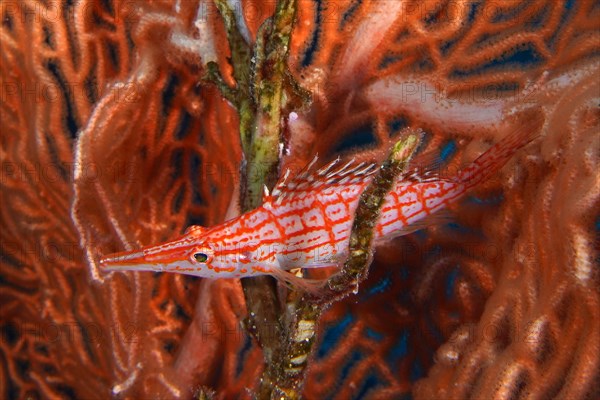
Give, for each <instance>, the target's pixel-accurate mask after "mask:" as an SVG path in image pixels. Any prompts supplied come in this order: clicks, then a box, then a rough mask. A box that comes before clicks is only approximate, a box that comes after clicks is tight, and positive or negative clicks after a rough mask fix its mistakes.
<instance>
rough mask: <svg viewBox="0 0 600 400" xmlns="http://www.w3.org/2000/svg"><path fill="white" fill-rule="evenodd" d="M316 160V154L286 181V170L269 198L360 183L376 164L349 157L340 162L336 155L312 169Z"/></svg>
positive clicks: (374, 168) (288, 173)
mask: <svg viewBox="0 0 600 400" xmlns="http://www.w3.org/2000/svg"><path fill="white" fill-rule="evenodd" d="M316 162H317V156H315V158H313V160H312V161H311V162H310V163H309V164H308V165H307V166H306V167H304V168H303V169H302V170H301V171H300V172H299V173H298V175H297V176H295V177H294V178H292V179H291V180H289V181H288V177H289V175H290V171H289V170H287V171H286V172H285V174H284V175H283V177H282V178H281V179H280V180H279V182H278V183H277V185H275V188H274V189H273V191H272V192H271V195H270V199H271V200H274V201H278V202H280V201H282V200H283V199H284V198H286V197H288V196H290V195H294V194H298V193H301V192H306V191H308V190H315V189H319V188H321V187H328V186H332V185H339V184H356V183H362V182H364V181H365V180H367V179H368V178H369V177H370V176H371V175H373V174H374V173H375V172H376V171H377V169H378V164H377V163H373V162H364V161H363V162H356V160H355V159H351V160H349V161H347V162H342V161H341V159H340V158H339V157H338V158H336V159H335V160H333V161H332V162H330V163H329V164H327V165H325V166H324V167H322V168H320V169H318V170H313V168H312V167H313V166H314V165H315V163H316Z"/></svg>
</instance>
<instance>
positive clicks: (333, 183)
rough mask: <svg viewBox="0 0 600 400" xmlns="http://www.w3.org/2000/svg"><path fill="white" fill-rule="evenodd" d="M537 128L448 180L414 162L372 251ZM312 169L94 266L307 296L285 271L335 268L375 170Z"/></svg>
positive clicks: (429, 213)
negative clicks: (265, 278)
mask: <svg viewBox="0 0 600 400" xmlns="http://www.w3.org/2000/svg"><path fill="white" fill-rule="evenodd" d="M540 122H541V121H540V117H537V118H535V117H534V118H529V119H528V120H525V121H522V122H521V123H519V124H518V126H517V128H516V129H515V130H514V131H513V132H512V133H511V134H509V135H507V136H506V137H505V138H504V139H502V140H501V141H499V142H498V143H496V144H495V145H493V146H492V147H490V148H489V149H488V150H487V151H485V152H484V153H483V154H482V155H480V156H479V157H478V158H476V159H475V160H474V161H473V162H471V163H470V164H468V165H467V166H466V167H465V168H463V169H461V170H459V171H457V172H456V173H454V174H453V175H452V176H441V174H440V173H439V171H437V170H436V168H434V165H435V163H431V165H430V166H429V167H428V168H425V169H419V168H417V166H418V165H419V164H420V162H419V157H416V158H415V159H414V160H413V162H411V163H410V164H409V167H408V168H407V170H406V173H405V174H404V175H402V176H400V177H399V178H398V179H397V181H396V182H395V183H394V184H393V186H392V189H391V190H390V192H389V193H388V194H387V196H386V197H385V200H384V203H383V205H382V208H381V210H380V216H379V219H378V221H377V223H376V225H375V227H374V242H375V245H377V244H378V243H381V242H384V241H387V240H390V239H393V238H395V237H397V236H400V235H404V234H407V233H410V232H413V231H415V230H417V229H420V228H422V227H424V226H427V225H428V224H431V223H435V221H436V215H437V214H438V212H439V211H440V210H442V209H444V208H446V207H448V206H449V205H450V204H451V203H453V202H456V201H457V200H458V199H460V198H461V197H462V196H464V195H465V193H467V192H468V191H469V190H471V189H472V188H474V187H476V186H477V185H479V184H480V183H482V182H484V181H486V180H488V179H489V178H490V177H491V176H493V175H494V174H496V173H497V171H498V170H499V169H500V168H501V167H502V166H503V165H504V164H505V163H506V162H507V161H508V160H509V159H510V158H511V157H512V156H513V155H514V154H515V152H516V151H517V150H519V149H520V148H522V147H523V146H525V145H526V144H528V143H529V142H530V141H531V140H533V138H534V137H535V136H536V135H537V134H538V133H539V127H540ZM428 157H429V156H423V157H421V161H422V160H423V159H427V158H428ZM315 161H316V158H315V159H314V160H313V162H311V163H310V164H309V165H308V166H307V167H306V168H304V169H303V170H302V171H301V172H300V173H298V174H297V176H295V177H294V178H293V179H289V175H290V173H289V170H288V171H287V173H286V174H285V176H284V177H283V178H282V179H281V180H280V182H279V183H278V184H277V185H276V186H275V188H274V189H273V191H272V192H269V191H268V190H266V189H265V193H264V197H263V203H262V205H261V206H259V207H257V208H256V209H254V210H252V211H250V212H247V213H245V214H242V215H240V216H238V217H236V218H233V219H230V220H229V221H226V222H223V223H221V224H219V225H216V226H213V227H210V228H207V227H202V226H199V225H193V226H190V227H188V228H187V229H186V230H185V232H184V233H183V235H181V236H179V237H177V238H175V239H174V240H171V241H168V242H165V243H161V244H156V245H151V246H146V247H143V248H141V249H138V250H133V251H127V252H120V253H115V254H110V255H107V256H105V257H103V258H102V259H101V260H100V267H101V270H103V271H105V272H115V271H122V272H124V271H138V272H139V271H153V272H171V273H179V274H187V275H193V276H197V277H203V278H246V277H253V276H258V275H271V276H273V277H275V278H277V279H279V280H281V281H284V282H287V283H289V284H292V285H293V286H296V287H299V288H302V289H305V290H313V289H315V286H316V285H318V282H317V283H316V284H315V282H313V280H309V279H305V278H302V277H301V276H297V275H296V274H295V273H292V272H290V271H291V270H296V269H298V268H323V267H340V266H341V265H342V264H343V262H344V261H345V259H346V257H347V255H348V245H349V240H350V234H351V229H352V224H353V220H354V212H355V210H356V208H357V206H358V203H359V198H360V195H361V193H362V192H363V191H364V190H365V188H366V187H367V185H369V183H370V182H371V180H372V179H373V177H374V175H375V174H376V173H377V171H378V170H379V166H378V164H376V163H365V162H360V163H359V162H355V161H354V160H350V161H348V162H345V163H344V162H342V161H341V160H340V159H339V158H337V159H336V160H334V161H333V162H331V163H329V164H327V165H326V166H324V167H322V168H320V169H313V164H314V163H315Z"/></svg>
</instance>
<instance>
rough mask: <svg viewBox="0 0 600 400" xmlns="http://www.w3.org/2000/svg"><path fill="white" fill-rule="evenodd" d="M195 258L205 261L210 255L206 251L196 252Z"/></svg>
mask: <svg viewBox="0 0 600 400" xmlns="http://www.w3.org/2000/svg"><path fill="white" fill-rule="evenodd" d="M194 260H196V261H198V262H200V263H204V262H206V261H208V256H207V255H206V254H204V253H194Z"/></svg>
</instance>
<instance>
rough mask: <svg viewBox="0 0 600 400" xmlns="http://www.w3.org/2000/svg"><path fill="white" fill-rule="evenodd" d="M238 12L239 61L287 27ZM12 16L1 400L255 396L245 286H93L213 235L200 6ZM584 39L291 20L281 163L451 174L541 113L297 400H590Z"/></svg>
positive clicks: (222, 149)
mask: <svg viewBox="0 0 600 400" xmlns="http://www.w3.org/2000/svg"><path fill="white" fill-rule="evenodd" d="M229 3H230V4H232V5H233V8H234V9H235V10H237V15H238V16H239V21H238V25H239V26H240V27H244V26H245V27H247V31H244V29H242V32H245V33H244V34H245V36H246V39H247V40H248V41H253V40H254V38H255V37H256V32H257V30H258V27H259V26H260V25H261V23H262V22H263V21H264V20H265V18H266V17H268V16H270V15H272V14H273V9H274V5H275V3H268V4H267V5H265V4H262V3H261V2H253V1H243V2H241V3H237V4H236V3H235V2H233V1H231V2H229ZM0 13H1V14H0V17H1V22H2V25H1V27H0V29H1V30H0V35H1V36H0V38H1V65H0V88H1V92H0V127H1V130H2V131H1V153H0V156H1V160H0V161H1V167H2V170H1V173H2V175H1V181H0V185H1V187H2V192H1V194H2V210H1V215H2V220H1V225H0V226H1V232H0V240H1V243H0V244H1V249H0V256H1V260H0V262H1V264H0V305H1V308H0V328H1V334H2V335H1V338H0V349H1V353H0V354H1V355H2V356H1V357H0V395H2V396H3V397H5V398H27V397H32V398H39V397H43V398H60V397H67V398H69V397H70V398H86V399H87V398H99V397H107V396H109V395H111V394H112V395H116V396H120V397H124V398H149V397H153V398H159V397H160V398H176V397H183V398H189V397H191V396H193V395H194V393H197V391H198V389H199V388H200V387H205V388H211V389H214V390H215V391H216V393H217V395H218V397H223V398H231V397H236V396H247V397H249V393H248V392H247V391H246V389H245V388H254V387H255V386H256V380H257V378H258V376H259V374H260V372H261V371H260V369H261V365H262V355H261V352H260V349H259V348H258V347H257V346H255V345H254V344H253V342H252V341H251V340H250V338H249V336H248V335H247V334H246V333H245V332H244V330H243V329H242V328H241V327H240V320H241V319H242V318H243V317H244V315H245V312H246V311H245V306H244V297H243V295H242V293H241V289H240V286H239V283H238V282H237V281H233V280H217V281H208V280H202V281H201V280H196V279H193V278H187V277H184V276H177V275H169V274H167V275H164V274H163V275H160V274H114V276H110V277H105V276H102V275H101V274H100V273H99V272H98V270H97V267H96V262H97V260H98V258H99V257H100V256H101V255H102V254H105V253H109V252H112V251H117V250H123V249H132V248H135V247H137V246H140V245H143V244H150V243H156V242H160V241H164V240H167V239H169V238H172V237H174V236H176V235H177V234H179V233H180V232H181V231H182V230H183V229H184V228H185V227H186V226H187V225H189V224H192V223H200V224H202V225H213V224H215V223H218V222H220V221H222V220H223V219H224V218H225V217H226V214H227V209H228V207H229V204H230V199H231V198H232V197H233V196H235V194H234V193H235V191H236V190H237V182H238V180H239V177H238V166H239V163H240V159H241V150H240V145H239V134H238V116H237V114H236V112H235V110H234V109H233V108H232V107H231V106H230V105H229V104H228V103H227V102H226V101H225V100H224V99H223V98H222V96H221V94H220V93H219V92H218V91H217V90H216V89H215V88H214V87H213V86H209V85H200V84H199V83H200V78H201V76H202V75H203V71H204V65H205V64H206V62H208V61H216V62H218V63H219V65H220V66H221V68H222V70H224V71H226V72H227V71H229V70H228V63H227V57H228V56H229V49H228V47H227V41H226V40H225V32H224V28H223V24H222V21H221V19H220V17H219V14H218V12H217V11H216V10H215V8H214V5H213V4H212V2H210V1H189V0H180V1H143V2H142V1H140V2H132V1H103V2H95V1H83V0H82V1H77V2H73V1H64V2H58V1H56V2H41V1H40V2H36V1H21V0H19V1H10V0H8V1H2V2H0ZM598 21H600V7H599V6H598V4H597V2H594V1H591V0H590V1H578V2H570V1H550V0H548V1H523V2H516V1H501V2H498V1H434V0H431V1H425V2H417V1H400V0H390V1H325V0H310V1H309V0H302V1H299V5H298V15H297V17H296V23H295V27H294V32H293V35H292V44H291V53H290V67H291V70H292V73H293V74H294V76H295V78H296V79H297V80H298V81H299V82H300V84H301V85H302V86H303V87H304V88H306V89H308V90H310V91H311V93H312V97H313V99H312V100H313V101H312V103H311V105H310V107H307V108H304V109H299V110H297V111H295V112H296V114H297V118H294V119H293V120H289V121H287V137H288V139H289V148H290V150H291V154H290V159H289V162H290V163H293V164H296V165H302V164H303V163H305V162H306V161H308V160H309V159H310V158H311V157H312V155H313V154H314V153H315V152H318V153H319V154H320V155H322V156H323V157H325V158H328V157H333V156H334V155H335V154H337V153H345V154H358V153H359V152H362V151H363V150H364V148H369V149H370V150H371V151H372V152H371V153H370V154H374V153H375V152H376V151H377V150H381V149H385V148H387V147H388V146H389V143H390V141H391V140H393V139H394V138H395V137H396V136H397V133H398V132H399V131H400V130H401V129H402V128H403V127H406V126H410V127H415V128H421V129H423V130H424V131H425V132H426V133H427V135H426V141H425V146H424V149H423V151H429V150H432V149H438V150H439V154H440V158H441V159H442V160H444V161H445V162H447V165H446V166H445V168H448V169H452V168H456V167H458V166H460V165H461V164H463V163H465V162H467V161H470V160H472V159H474V158H475V157H476V156H477V155H478V154H479V153H481V151H482V150H483V149H484V148H485V146H487V145H488V144H489V143H491V142H495V141H497V140H499V139H500V138H501V137H503V135H504V134H506V132H507V130H508V129H510V126H508V125H509V122H508V121H509V119H507V116H509V115H511V114H512V113H514V112H516V111H519V110H527V109H529V108H541V109H542V110H543V111H544V113H545V116H546V123H545V126H544V129H543V132H542V133H541V137H540V138H539V139H538V140H537V141H535V142H534V143H533V144H532V145H531V146H529V147H527V148H526V149H524V150H523V151H521V152H520V153H519V155H518V156H517V157H515V160H514V161H513V162H511V163H510V164H509V165H507V166H506V168H504V169H503V170H502V172H501V173H500V174H499V175H498V176H497V177H496V179H493V180H492V181H490V182H489V183H487V184H486V185H484V186H483V187H481V188H480V189H478V190H477V192H475V193H472V195H471V196H469V197H467V198H465V199H464V200H463V201H462V202H461V203H460V204H458V205H457V206H456V207H454V208H453V210H452V211H453V218H454V220H453V222H452V223H450V224H445V225H443V226H433V227H431V228H429V229H426V230H423V231H420V232H417V233H415V234H412V235H409V236H406V237H403V238H401V239H398V240H396V241H395V242H394V243H393V244H389V245H388V246H385V247H382V248H379V249H378V251H377V254H376V259H375V262H374V264H373V266H372V267H371V274H370V277H369V280H368V281H367V282H366V283H365V284H364V285H363V286H361V288H360V291H359V293H358V294H357V295H355V296H351V297H349V298H347V299H345V300H344V301H342V302H339V303H336V304H335V305H333V306H332V307H331V308H330V309H329V310H328V311H327V312H325V313H324V315H323V317H322V319H321V321H320V325H319V331H320V333H319V342H318V343H317V346H316V348H315V351H314V353H313V355H312V360H311V362H310V364H309V365H310V367H309V369H308V371H307V378H306V386H305V393H304V395H305V396H306V397H307V398H341V399H345V398H398V397H402V396H404V395H406V396H408V395H410V394H411V393H412V395H413V396H415V397H417V398H435V397H437V398H467V397H475V398H487V397H495V398H518V397H526V396H532V397H542V398H548V397H564V398H586V397H587V398H596V397H598V395H599V393H598V387H597V383H596V382H597V381H598V378H599V369H600V367H599V362H600V349H599V343H600V327H599V324H598V321H599V318H600V316H599V315H598V314H599V311H598V310H600V304H598V303H599V300H600V297H599V289H598V288H599V282H598V279H599V278H598V235H599V231H600V229H599V225H600V203H599V197H600V176H599V174H598V172H597V171H598V170H599V168H598V159H599V150H600V149H599V140H600V134H599V127H600V109H599V98H600V82H599V80H598V73H599V71H600V67H599V56H600V54H599V52H600V22H598ZM225 75H226V76H225V78H226V79H227V80H229V81H231V79H232V78H231V76H227V74H225ZM357 143H359V144H361V145H362V147H363V148H357V147H353V146H354V145H356V144H357ZM358 156H360V154H358ZM595 383H596V384H595Z"/></svg>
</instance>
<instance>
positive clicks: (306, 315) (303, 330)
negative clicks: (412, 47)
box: [273, 132, 420, 399]
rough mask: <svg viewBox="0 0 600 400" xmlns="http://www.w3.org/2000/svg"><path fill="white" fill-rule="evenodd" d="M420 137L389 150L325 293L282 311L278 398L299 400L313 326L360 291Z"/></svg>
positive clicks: (292, 299)
mask: <svg viewBox="0 0 600 400" xmlns="http://www.w3.org/2000/svg"><path fill="white" fill-rule="evenodd" d="M419 136H420V134H416V133H414V132H406V136H404V137H403V138H402V139H401V140H399V141H398V142H397V143H396V144H395V145H394V147H393V148H392V150H391V152H390V154H389V156H388V158H387V159H386V160H385V162H384V163H383V165H382V166H381V168H380V170H379V172H378V174H377V175H376V176H375V178H374V179H373V181H372V182H371V183H370V184H369V186H368V187H367V188H366V189H365V190H364V192H363V193H362V194H361V196H360V200H359V204H358V208H357V209H356V212H355V216H354V222H353V224H352V232H351V235H350V243H349V249H348V254H349V256H348V259H347V260H346V262H345V263H344V266H343V267H342V269H341V271H340V272H339V273H338V274H336V275H334V276H333V277H332V278H330V279H329V281H328V288H329V290H326V291H325V292H324V293H321V294H319V295H318V296H314V295H312V294H304V295H300V294H299V293H298V292H292V293H290V295H289V296H288V303H287V308H286V312H287V314H286V321H287V322H288V325H287V326H286V330H285V333H286V335H287V337H286V338H285V340H286V343H287V344H286V347H285V351H284V353H283V354H282V357H281V358H280V359H279V360H278V361H279V364H278V369H279V371H278V374H277V383H276V387H275V389H274V392H273V393H274V394H276V395H277V396H278V398H286V399H298V398H300V395H301V390H302V386H303V383H304V382H303V379H304V371H305V368H306V366H307V364H308V359H309V356H310V353H311V351H312V346H313V344H314V341H315V338H316V331H315V326H316V324H317V321H318V320H319V317H320V315H321V312H322V311H323V309H324V308H325V307H326V306H327V304H331V303H332V302H334V301H336V300H339V299H341V298H343V297H344V296H345V295H346V294H347V293H348V292H349V291H354V292H355V293H356V292H357V291H358V284H359V282H360V281H361V280H363V279H364V278H365V277H366V276H367V272H368V268H369V265H370V264H371V261H372V256H373V250H372V244H373V235H374V232H373V229H374V227H375V225H376V224H377V220H378V219H379V214H380V210H381V207H382V205H383V201H384V199H385V197H386V195H387V194H388V193H389V191H390V190H391V188H392V186H393V184H394V182H395V181H396V179H397V178H398V177H399V176H400V175H401V174H402V173H403V172H405V170H406V167H407V165H408V162H409V161H410V159H411V158H412V156H413V154H414V152H415V150H416V149H417V146H418V144H419Z"/></svg>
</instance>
